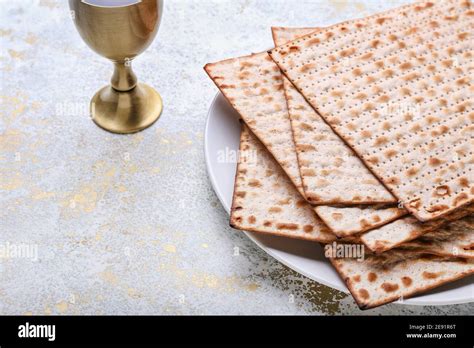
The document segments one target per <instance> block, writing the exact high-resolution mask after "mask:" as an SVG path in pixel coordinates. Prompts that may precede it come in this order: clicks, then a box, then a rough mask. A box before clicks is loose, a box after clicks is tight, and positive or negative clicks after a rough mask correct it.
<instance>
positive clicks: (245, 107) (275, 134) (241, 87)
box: [205, 53, 404, 236]
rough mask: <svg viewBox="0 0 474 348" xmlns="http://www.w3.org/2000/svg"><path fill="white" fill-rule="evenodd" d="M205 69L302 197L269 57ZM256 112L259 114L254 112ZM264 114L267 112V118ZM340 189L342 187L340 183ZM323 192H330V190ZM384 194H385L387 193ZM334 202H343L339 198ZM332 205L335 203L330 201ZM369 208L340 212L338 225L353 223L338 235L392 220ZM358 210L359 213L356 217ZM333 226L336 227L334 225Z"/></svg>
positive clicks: (283, 106)
mask: <svg viewBox="0 0 474 348" xmlns="http://www.w3.org/2000/svg"><path fill="white" fill-rule="evenodd" d="M205 69H206V71H207V72H208V74H209V75H210V77H211V78H212V79H213V81H214V82H215V83H216V85H217V86H218V87H219V89H220V90H221V91H222V93H224V95H226V96H227V99H229V100H230V101H231V103H232V106H233V107H234V108H235V109H236V110H237V111H238V112H239V113H240V115H241V116H242V118H243V120H244V121H245V123H246V124H247V125H248V126H249V128H250V129H251V130H252V132H254V134H256V135H258V137H259V139H260V140H261V141H262V143H263V144H264V145H265V146H266V147H267V149H269V151H270V152H271V153H272V154H273V155H274V157H275V159H276V160H277V162H278V163H279V164H280V165H281V166H282V168H283V169H284V170H285V171H286V173H287V174H288V175H289V176H290V178H292V181H293V183H294V184H295V186H296V187H297V188H299V192H300V193H302V194H303V188H302V187H301V178H300V177H299V168H298V165H297V159H296V149H295V144H294V141H293V136H292V130H291V123H290V120H289V115H288V110H287V108H286V97H285V94H284V91H283V85H282V81H281V78H282V76H281V74H280V73H279V69H278V67H277V65H276V64H275V63H273V61H271V60H270V61H269V60H268V55H267V54H266V53H263V54H254V55H251V56H246V57H241V58H234V59H232V60H225V61H223V62H218V63H214V64H208V65H206V67H205ZM247 69H254V70H256V71H259V69H260V70H262V74H263V75H264V77H263V76H260V74H257V73H256V72H255V71H254V70H252V72H247ZM257 75H258V76H257ZM269 75H271V76H269ZM235 76H237V79H243V80H241V82H240V83H236V84H233V85H230V83H233V82H234V78H235ZM255 76H257V77H255ZM259 79H261V80H262V81H263V82H264V84H265V85H264V86H262V85H261V84H260V83H259V82H258V81H259ZM255 86H257V87H255ZM255 88H257V89H255ZM259 88H263V89H264V92H265V93H267V92H268V93H269V91H270V90H271V98H272V102H275V103H277V104H276V105H279V107H278V108H277V109H278V112H276V111H274V110H273V108H272V107H270V108H268V106H266V105H263V104H262V103H264V102H265V100H262V96H261V95H260V94H261V93H260V92H258V91H259ZM256 91H257V92H256ZM267 103H268V101H267ZM254 104H255V105H254ZM255 110H259V111H258V112H257V111H255ZM253 111H255V112H253ZM266 112H268V115H267V114H266ZM372 178H373V177H372ZM298 183H299V184H298ZM379 185H380V184H379ZM341 187H345V186H344V185H343V184H342V183H341ZM345 188H346V190H347V189H348V188H347V187H345ZM326 189H328V190H330V189H331V187H328V188H326ZM336 191H338V192H341V190H340V188H336ZM385 192H386V193H388V191H385ZM332 197H334V196H332ZM390 197H391V198H390ZM352 198H353V197H352ZM387 199H388V201H392V200H393V196H391V195H390V194H389V197H388V198H387ZM337 201H338V202H342V200H340V199H339V200H337ZM332 202H334V201H333V200H332ZM347 203H348V204H352V205H355V204H357V203H358V201H351V200H349V201H348V202H347ZM335 209H336V208H335ZM371 209H372V208H370V207H367V208H364V209H361V208H355V209H352V210H351V211H350V215H348V216H346V215H345V213H346V212H348V211H347V210H345V209H342V210H341V211H340V213H339V214H342V216H343V217H342V219H340V220H339V221H338V223H337V225H339V226H342V225H348V224H349V219H351V220H350V221H351V222H352V223H353V226H352V227H351V228H350V231H348V232H347V233H344V232H345V231H341V233H340V234H341V236H342V235H344V236H349V235H351V234H355V233H358V232H363V231H366V230H368V229H370V226H369V225H368V224H366V222H368V221H372V220H373V219H372V216H373V217H375V218H376V216H378V217H380V218H381V220H380V221H378V223H377V225H375V224H373V225H372V228H374V227H376V226H381V225H383V224H385V223H387V222H389V221H392V220H393V219H394V217H393V210H392V209H389V212H390V213H389V214H383V213H381V214H378V211H379V209H377V208H374V211H373V213H371V212H370V210H371ZM357 210H359V213H360V214H359V216H357V215H356V212H357ZM402 211H404V210H400V211H399V212H398V213H397V214H401V212H402ZM327 219H328V221H330V220H331V217H327ZM376 219H377V218H376ZM344 221H346V223H344ZM333 225H334V226H336V223H334V224H333ZM338 232H339V230H338Z"/></svg>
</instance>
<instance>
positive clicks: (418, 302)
mask: <svg viewBox="0 0 474 348" xmlns="http://www.w3.org/2000/svg"><path fill="white" fill-rule="evenodd" d="M221 95H222V97H223V98H224V99H225V97H224V95H223V94H222V93H221V92H217V93H216V95H215V96H214V97H213V99H212V102H211V103H210V105H209V108H208V111H207V115H206V123H205V128H204V158H205V161H206V171H207V176H208V178H209V181H210V182H211V186H212V189H213V191H214V193H215V194H216V196H217V198H218V199H219V201H220V203H221V205H222V207H223V208H224V210H225V211H226V212H227V214H230V208H231V207H228V206H227V203H226V200H225V199H224V197H223V196H222V193H221V192H220V191H219V190H218V189H217V180H216V178H215V174H214V171H213V169H212V165H211V162H210V157H211V155H210V148H209V127H210V123H211V113H212V111H213V109H214V105H215V104H216V102H217V100H218V98H219V97H220V96H221ZM240 231H241V232H243V233H245V235H246V236H247V237H248V238H249V239H250V240H251V241H252V242H253V243H255V244H256V245H257V246H258V247H259V248H260V249H262V250H263V251H264V252H265V253H266V254H268V255H270V256H271V257H272V258H274V259H275V260H277V261H278V262H280V263H282V264H283V265H285V266H286V267H288V268H290V269H292V270H293V271H295V272H297V273H299V274H301V275H303V276H305V277H306V278H309V279H311V280H313V281H315V282H317V283H320V284H323V285H325V286H328V287H330V288H331V289H335V290H338V291H341V292H343V293H345V294H347V295H350V291H349V289H348V288H347V286H346V285H345V284H344V282H342V283H343V287H341V286H339V285H337V284H333V283H332V282H328V281H326V280H325V279H323V278H319V277H315V276H314V275H313V274H309V273H308V272H306V271H304V270H302V269H301V268H300V267H299V266H297V265H295V264H294V263H292V262H289V261H288V260H285V259H284V258H282V257H280V256H279V255H276V254H275V253H274V252H273V251H272V250H270V249H269V248H267V247H266V246H264V245H263V244H262V243H261V242H260V241H259V240H258V238H256V237H255V234H256V233H252V232H247V231H243V230H240ZM471 286H474V284H471ZM422 298H423V296H421V297H416V295H415V297H413V298H408V299H405V300H398V301H395V302H393V303H396V304H404V305H410V306H444V305H456V304H465V303H471V302H474V298H470V299H469V298H465V299H460V300H454V299H453V300H440V301H437V302H436V303H433V302H432V301H429V300H424V301H423V300H422ZM412 301H413V302H412Z"/></svg>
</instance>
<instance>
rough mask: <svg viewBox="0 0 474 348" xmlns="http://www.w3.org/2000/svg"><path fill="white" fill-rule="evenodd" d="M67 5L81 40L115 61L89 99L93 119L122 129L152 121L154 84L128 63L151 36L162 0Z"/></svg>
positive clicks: (75, 0) (82, 0) (157, 107)
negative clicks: (141, 80)
mask: <svg viewBox="0 0 474 348" xmlns="http://www.w3.org/2000/svg"><path fill="white" fill-rule="evenodd" d="M69 6H70V8H71V10H72V11H73V12H72V14H73V18H74V23H75V24H76V28H77V30H78V31H79V34H80V35H81V37H82V39H83V40H84V41H85V42H86V43H87V45H88V46H89V47H90V48H91V49H92V50H94V51H95V52H96V53H98V54H100V55H101V56H103V57H105V58H108V59H109V60H111V61H112V62H113V63H114V66H115V70H114V73H113V75H112V80H111V84H110V85H108V86H105V87H103V88H102V89H100V90H99V91H98V92H97V93H96V94H95V95H94V97H93V98H92V101H91V107H90V110H91V117H92V120H93V121H94V122H95V123H96V124H97V125H98V126H100V127H102V128H103V129H105V130H107V131H110V132H113V133H121V134H125V133H135V132H138V131H141V130H143V129H145V128H147V127H149V126H151V125H152V124H153V123H154V122H155V121H156V120H157V119H158V118H159V117H160V115H161V112H162V110H163V102H162V99H161V97H160V95H159V94H158V92H156V91H155V90H154V89H153V88H152V87H150V86H148V85H145V84H143V83H138V82H137V77H136V75H135V74H134V72H133V70H132V65H131V64H132V61H133V59H134V58H135V57H136V56H138V55H139V54H140V53H142V52H143V51H145V50H146V49H147V48H148V46H149V45H150V44H151V43H152V41H153V39H154V38H155V36H156V34H157V32H158V28H159V26H160V22H161V16H162V13H163V0H69Z"/></svg>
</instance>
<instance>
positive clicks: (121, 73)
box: [111, 61, 137, 92]
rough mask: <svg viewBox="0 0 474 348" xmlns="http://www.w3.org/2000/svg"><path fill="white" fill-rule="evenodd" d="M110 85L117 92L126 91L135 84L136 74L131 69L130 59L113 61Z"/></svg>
mask: <svg viewBox="0 0 474 348" xmlns="http://www.w3.org/2000/svg"><path fill="white" fill-rule="evenodd" d="M114 66H115V68H114V74H113V75H112V80H111V83H112V87H113V88H114V89H115V90H116V91H119V92H127V91H130V90H132V89H134V88H135V86H136V85H137V76H136V75H135V73H134V72H133V70H132V61H126V62H114Z"/></svg>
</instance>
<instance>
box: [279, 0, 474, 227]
mask: <svg viewBox="0 0 474 348" xmlns="http://www.w3.org/2000/svg"><path fill="white" fill-rule="evenodd" d="M473 19H474V11H473V9H472V6H471V4H470V2H469V1H465V0H447V1H443V2H423V3H417V4H413V5H409V6H404V7H402V8H400V9H396V10H393V11H390V12H387V13H383V14H379V15H376V16H372V17H369V18H366V19H362V20H355V21H350V22H346V23H341V24H338V25H335V26H332V27H329V28H325V29H321V30H320V31H319V32H317V33H313V34H310V35H308V36H305V37H303V38H300V39H298V40H296V41H294V42H291V43H288V44H286V45H284V46H280V47H278V48H276V49H274V50H272V51H271V55H272V58H273V59H274V60H275V61H276V62H277V63H278V65H279V66H280V67H281V68H282V70H283V72H284V73H285V74H286V75H287V77H289V79H290V80H291V81H292V82H293V84H294V85H295V86H296V87H297V88H298V90H299V91H300V92H301V93H302V94H303V95H304V96H305V98H306V100H307V101H309V102H310V104H311V105H312V106H313V107H314V108H315V109H316V110H317V111H318V112H319V113H320V114H321V116H322V117H323V118H324V119H325V120H326V121H327V122H328V123H329V124H330V126H331V127H332V128H333V129H334V130H335V131H336V133H338V134H339V135H340V136H341V137H342V138H343V139H344V140H345V141H346V143H347V144H349V145H350V146H351V147H352V148H353V149H354V150H355V151H356V153H357V154H358V155H359V156H360V157H361V159H362V160H363V161H364V163H365V164H366V165H367V166H368V167H369V169H370V170H371V171H372V172H373V173H374V174H376V175H377V177H378V178H379V179H380V180H381V181H382V182H383V183H384V184H385V185H386V186H387V188H389V189H390V191H391V192H392V193H393V194H394V195H395V196H397V197H398V198H399V200H400V201H401V203H403V205H404V206H405V207H406V208H407V209H408V210H409V211H410V212H411V213H412V214H414V215H415V216H416V217H417V218H418V219H419V220H421V221H429V220H432V219H435V218H439V217H440V216H443V215H446V214H448V213H450V212H451V211H453V210H455V209H456V208H459V207H461V206H463V205H466V204H468V203H470V202H472V201H473V200H474V179H473V178H474V176H473V170H474V154H473V152H472V149H473V148H474V139H473V136H472V135H473V132H474V125H473V121H474V113H473V109H472V107H473V95H474V93H473V85H472V83H473V78H472V71H473V64H472V63H473V54H472V53H473V52H472V50H473V49H472V42H473V41H472V35H473V29H474V20H473ZM309 126H313V125H312V124H309Z"/></svg>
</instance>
